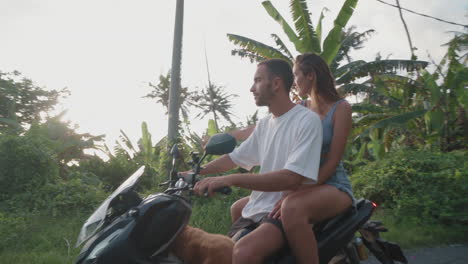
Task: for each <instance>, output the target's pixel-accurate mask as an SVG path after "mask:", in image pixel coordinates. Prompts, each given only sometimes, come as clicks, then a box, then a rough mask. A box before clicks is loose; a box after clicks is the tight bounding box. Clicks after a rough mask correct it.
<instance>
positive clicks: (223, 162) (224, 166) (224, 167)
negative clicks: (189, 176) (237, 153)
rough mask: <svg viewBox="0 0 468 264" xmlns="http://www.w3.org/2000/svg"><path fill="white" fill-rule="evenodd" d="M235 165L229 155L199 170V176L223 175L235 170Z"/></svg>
mask: <svg viewBox="0 0 468 264" xmlns="http://www.w3.org/2000/svg"><path fill="white" fill-rule="evenodd" d="M236 166H237V165H236V164H235V163H234V162H233V161H232V159H231V158H230V157H229V155H223V156H221V157H219V158H217V159H215V160H213V161H211V162H209V163H207V164H206V165H205V166H204V168H203V169H201V170H200V175H206V174H212V173H223V172H225V171H228V170H230V169H233V168H235V167H236Z"/></svg>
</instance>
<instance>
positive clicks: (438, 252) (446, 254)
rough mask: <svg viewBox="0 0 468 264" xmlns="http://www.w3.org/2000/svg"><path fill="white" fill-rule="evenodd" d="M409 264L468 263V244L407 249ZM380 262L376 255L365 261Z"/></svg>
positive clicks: (376, 263) (370, 262)
mask: <svg viewBox="0 0 468 264" xmlns="http://www.w3.org/2000/svg"><path fill="white" fill-rule="evenodd" d="M405 256H406V258H407V259H408V263H409V264H468V244H466V245H450V246H447V247H437V248H425V249H419V250H408V251H405ZM363 263H366V264H379V263H380V262H379V261H377V260H375V258H374V257H370V258H369V260H367V261H365V262H363Z"/></svg>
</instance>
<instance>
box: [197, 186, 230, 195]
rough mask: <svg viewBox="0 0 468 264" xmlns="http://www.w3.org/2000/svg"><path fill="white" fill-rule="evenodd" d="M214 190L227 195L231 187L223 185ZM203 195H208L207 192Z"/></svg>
mask: <svg viewBox="0 0 468 264" xmlns="http://www.w3.org/2000/svg"><path fill="white" fill-rule="evenodd" d="M215 192H216V193H220V194H224V195H229V194H231V193H232V189H231V187H228V186H225V187H221V188H219V189H216V190H215ZM203 196H205V197H208V192H205V193H204V194H203Z"/></svg>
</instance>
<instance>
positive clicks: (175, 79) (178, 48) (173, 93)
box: [167, 0, 184, 148]
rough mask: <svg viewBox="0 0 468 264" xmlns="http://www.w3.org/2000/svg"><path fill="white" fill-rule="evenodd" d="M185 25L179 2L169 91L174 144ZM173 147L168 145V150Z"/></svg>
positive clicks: (170, 139)
mask: <svg viewBox="0 0 468 264" xmlns="http://www.w3.org/2000/svg"><path fill="white" fill-rule="evenodd" d="M183 24H184V0H177V5H176V16H175V25H174V43H173V49H172V68H171V70H172V73H171V76H172V79H171V88H170V90H169V118H168V119H169V120H168V131H167V139H168V143H169V144H173V143H174V142H175V141H176V139H177V138H178V137H179V135H180V133H179V131H178V128H179V108H180V104H179V98H180V91H179V90H180V65H181V63H182V35H183V34H182V33H183V28H184V27H183ZM170 147H171V146H170V145H168V148H170Z"/></svg>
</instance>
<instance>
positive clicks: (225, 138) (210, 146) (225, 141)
mask: <svg viewBox="0 0 468 264" xmlns="http://www.w3.org/2000/svg"><path fill="white" fill-rule="evenodd" d="M235 147H236V139H235V138H234V137H233V136H231V135H229V134H227V133H222V134H216V135H214V136H212V137H211V138H210V140H208V143H207V144H206V146H205V152H206V154H212V155H222V154H227V153H231V152H232V151H233V150H234V148H235Z"/></svg>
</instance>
